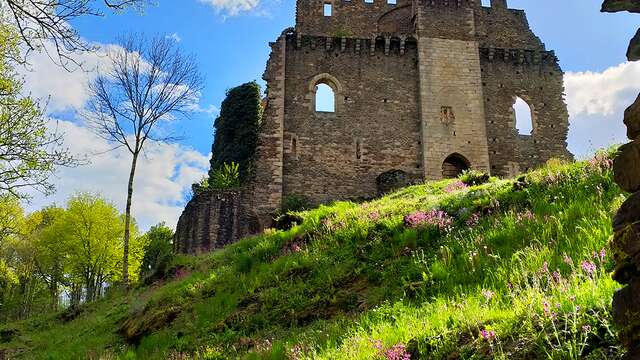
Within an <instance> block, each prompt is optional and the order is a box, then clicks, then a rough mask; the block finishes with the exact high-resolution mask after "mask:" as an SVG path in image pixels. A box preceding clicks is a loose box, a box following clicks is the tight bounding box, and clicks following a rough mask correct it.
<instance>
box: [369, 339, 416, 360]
mask: <svg viewBox="0 0 640 360" xmlns="http://www.w3.org/2000/svg"><path fill="white" fill-rule="evenodd" d="M372 342H373V347H374V348H375V349H376V350H378V355H380V356H382V357H384V358H385V360H411V354H410V353H409V352H407V348H406V347H405V346H404V344H396V345H394V346H392V347H391V348H390V349H385V348H384V346H383V345H382V341H380V340H372Z"/></svg>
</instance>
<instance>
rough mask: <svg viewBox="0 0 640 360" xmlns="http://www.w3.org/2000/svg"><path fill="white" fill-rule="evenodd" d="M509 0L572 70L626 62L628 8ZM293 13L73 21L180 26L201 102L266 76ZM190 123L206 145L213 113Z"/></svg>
mask: <svg viewBox="0 0 640 360" xmlns="http://www.w3.org/2000/svg"><path fill="white" fill-rule="evenodd" d="M509 5H510V7H512V8H520V9H525V10H526V11H527V14H528V17H529V21H530V24H531V27H532V28H533V29H534V31H535V32H536V34H538V36H540V37H541V39H542V40H543V41H544V42H545V44H546V45H547V48H549V49H554V50H556V52H557V54H558V57H559V58H560V61H561V64H562V67H563V69H564V70H565V71H567V72H578V71H603V70H605V69H607V68H609V67H611V66H614V65H617V64H620V63H622V62H624V60H625V59H624V54H625V52H626V47H627V44H628V40H629V39H630V38H631V37H632V36H633V34H634V33H635V31H636V26H637V24H638V23H639V22H638V20H640V18H638V17H635V19H634V16H633V15H630V14H626V13H625V14H601V13H600V12H599V9H600V1H594V0H562V1H558V0H511V1H510V2H509ZM294 20H295V2H294V1H293V0H288V1H267V2H264V3H262V4H261V5H259V7H258V8H257V9H254V10H251V11H246V12H241V13H239V14H235V16H230V15H229V13H228V12H227V11H225V10H224V9H216V8H215V7H213V6H211V5H210V4H207V3H206V2H202V1H198V0H180V1H175V0H171V1H170V0H159V1H158V3H157V6H153V7H149V8H147V9H146V11H145V12H144V13H143V14H138V13H135V12H129V13H126V14H124V15H118V16H114V15H111V16H106V17H104V18H83V19H82V20H81V21H77V22H76V23H75V24H74V25H75V27H76V29H78V30H79V32H80V34H81V35H82V36H83V37H85V38H87V39H89V40H91V41H95V42H100V43H105V44H106V43H111V42H114V41H115V40H116V39H117V37H118V36H119V35H120V34H126V33H131V32H133V33H146V34H168V35H172V34H175V35H176V36H178V38H179V39H180V45H181V47H182V48H183V49H184V50H185V51H187V52H190V53H193V54H195V55H196V57H197V60H198V62H199V64H200V69H201V71H202V72H203V73H204V74H205V76H206V80H207V82H206V87H205V90H204V92H203V97H202V106H203V107H208V106H209V105H213V106H216V107H218V106H219V104H220V103H221V102H222V100H223V98H224V92H225V90H226V89H227V88H229V87H232V86H235V85H238V84H241V83H243V82H246V81H250V80H254V79H256V80H260V78H261V76H262V72H263V71H264V66H265V63H266V61H267V57H268V55H269V47H268V43H269V41H273V40H275V39H276V38H277V37H278V35H279V34H280V33H281V32H282V30H283V29H284V28H286V27H288V26H293V25H294ZM184 127H185V128H184V133H185V134H184V135H185V140H184V141H185V143H186V144H189V145H191V146H193V147H194V148H195V149H197V150H198V151H201V152H203V153H206V152H207V151H208V149H209V148H210V146H211V131H210V129H211V122H210V117H207V116H206V115H202V114H201V115H199V116H195V117H194V118H193V119H192V120H191V121H189V122H188V123H187V122H185V123H184Z"/></svg>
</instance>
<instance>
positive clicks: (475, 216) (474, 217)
mask: <svg viewBox="0 0 640 360" xmlns="http://www.w3.org/2000/svg"><path fill="white" fill-rule="evenodd" d="M481 218H482V215H480V213H474V214H472V215H471V217H469V219H468V220H467V226H476V225H478V223H479V222H480V219H481Z"/></svg>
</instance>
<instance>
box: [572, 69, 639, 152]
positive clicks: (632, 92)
mask: <svg viewBox="0 0 640 360" xmlns="http://www.w3.org/2000/svg"><path fill="white" fill-rule="evenodd" d="M565 89H566V95H567V96H566V99H567V105H568V108H569V114H570V121H571V128H570V132H569V147H570V150H571V151H572V152H573V153H574V154H576V155H577V156H578V157H579V158H582V157H585V156H586V155H589V154H591V153H593V152H594V151H595V150H597V149H599V148H602V147H607V146H609V145H612V144H615V143H623V142H626V141H628V140H627V139H626V129H625V127H624V123H623V116H624V110H625V109H626V107H627V106H629V105H630V104H631V103H633V101H634V100H635V98H636V97H637V96H638V92H640V63H637V62H634V63H631V62H627V63H623V64H620V65H617V66H613V67H610V68H608V69H606V70H605V71H603V72H591V71H588V72H568V73H567V74H566V75H565Z"/></svg>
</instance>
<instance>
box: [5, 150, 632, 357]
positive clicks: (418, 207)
mask: <svg viewBox="0 0 640 360" xmlns="http://www.w3.org/2000/svg"><path fill="white" fill-rule="evenodd" d="M463 180H465V181H466V182H467V183H473V180H474V179H470V178H466V179H463ZM623 200H624V195H623V194H622V193H621V191H620V189H619V188H618V187H617V186H616V185H615V184H614V183H613V181H612V173H611V171H610V162H609V160H608V157H607V156H598V157H597V158H596V159H595V160H593V161H590V162H583V163H575V164H561V163H559V162H552V163H550V164H548V166H547V167H545V168H544V169H541V170H538V171H535V172H532V173H529V174H527V175H526V176H524V177H522V178H520V179H519V180H496V179H491V181H489V182H488V183H485V184H480V185H475V186H466V185H464V183H462V182H461V181H459V180H449V181H441V182H433V183H428V184H425V185H418V186H413V187H410V188H407V189H404V190H402V191H400V192H397V193H395V194H392V195H390V196H387V197H384V198H382V199H379V200H376V201H372V202H368V203H364V204H354V203H350V202H340V203H336V204H333V205H331V206H324V207H321V208H319V209H316V210H313V211H309V212H305V213H302V214H301V216H302V218H303V219H304V221H303V222H302V224H301V225H299V226H296V227H294V228H293V229H291V230H290V231H268V232H267V233H265V234H264V235H261V236H258V237H255V238H251V239H246V240H244V241H241V242H240V243H238V244H235V245H232V246H229V247H228V248H226V249H224V250H221V251H217V252H215V253H212V254H207V255H203V256H200V257H180V258H178V259H176V261H175V276H173V278H172V279H170V280H167V281H166V282H163V283H157V284H154V285H152V286H149V287H145V288H140V289H136V290H134V291H132V292H130V293H129V294H128V295H126V296H125V295H123V294H119V293H112V294H111V295H110V296H109V297H108V298H107V299H104V300H102V301H100V302H98V303H95V304H92V305H89V306H87V307H85V308H84V309H82V312H81V313H79V314H65V315H66V316H57V317H50V318H40V319H34V320H31V321H28V322H23V323H19V324H10V325H6V326H5V328H4V331H0V334H4V335H3V337H0V349H9V352H8V354H10V355H11V356H13V357H16V358H25V359H41V358H42V359H46V358H51V359H63V358H64V359H70V358H86V357H88V358H94V359H98V358H104V359H111V358H125V359H136V358H139V359H156V358H157V359H164V358H173V359H186V358H192V357H193V358H199V359H219V358H220V359H227V358H231V359H233V358H246V359H263V358H264V359H287V358H288V359H303V358H313V359H389V360H391V359H409V358H411V359H458V358H461V359H493V358H498V359H547V358H553V359H578V358H591V359H615V358H618V357H620V355H621V350H620V349H619V345H618V343H617V339H616V335H615V332H614V329H612V327H611V324H610V319H611V316H610V305H609V304H610V299H611V297H612V294H613V292H614V291H615V290H616V288H617V287H618V285H617V284H616V283H615V282H614V281H612V280H611V279H610V272H611V271H612V270H613V269H612V268H611V266H612V263H611V261H610V259H609V257H608V254H606V247H607V242H608V239H609V237H610V236H611V217H612V215H613V213H614V211H615V209H617V207H618V206H619V205H620V204H621V203H622V201H623ZM70 318H73V319H72V320H69V319H70ZM2 338H4V341H5V342H4V343H2V341H3V340H2Z"/></svg>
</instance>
